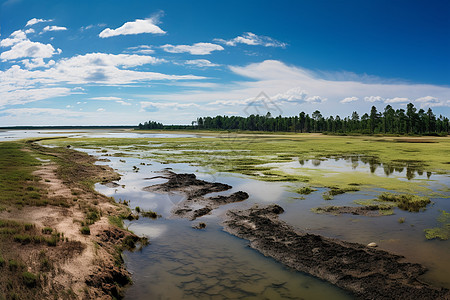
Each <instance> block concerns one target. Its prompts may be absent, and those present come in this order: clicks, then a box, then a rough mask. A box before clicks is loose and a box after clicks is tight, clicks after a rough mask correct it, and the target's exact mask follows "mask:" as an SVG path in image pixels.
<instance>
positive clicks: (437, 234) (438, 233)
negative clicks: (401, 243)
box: [424, 210, 450, 240]
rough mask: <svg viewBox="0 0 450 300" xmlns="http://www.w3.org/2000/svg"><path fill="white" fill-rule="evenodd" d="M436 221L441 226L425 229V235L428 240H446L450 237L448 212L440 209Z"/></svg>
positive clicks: (449, 216) (449, 215) (449, 214)
mask: <svg viewBox="0 0 450 300" xmlns="http://www.w3.org/2000/svg"><path fill="white" fill-rule="evenodd" d="M437 221H438V222H439V223H440V224H441V227H434V228H428V229H425V230H424V231H425V237H426V238H427V239H428V240H432V239H440V240H448V238H449V237H450V213H448V212H446V211H445V210H442V211H441V215H440V216H439V217H438V218H437Z"/></svg>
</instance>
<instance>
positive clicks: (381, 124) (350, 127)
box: [139, 103, 450, 135]
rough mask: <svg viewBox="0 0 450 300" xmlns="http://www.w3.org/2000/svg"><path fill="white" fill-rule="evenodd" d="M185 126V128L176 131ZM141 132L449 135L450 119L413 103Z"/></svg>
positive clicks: (150, 125) (209, 120)
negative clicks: (341, 113)
mask: <svg viewBox="0 0 450 300" xmlns="http://www.w3.org/2000/svg"><path fill="white" fill-rule="evenodd" d="M177 126H181V127H184V128H175V127H177ZM139 128H140V129H189V128H190V129H192V128H198V129H208V130H210V129H212V130H250V131H286V132H322V133H335V134H347V133H360V134H380V133H382V134H430V135H438V134H447V133H448V132H449V130H450V123H449V119H448V118H447V117H444V116H442V115H440V116H439V117H436V115H435V114H434V113H433V110H432V109H431V108H428V110H427V111H425V110H423V109H419V110H417V109H416V108H415V107H414V104H412V103H409V104H408V105H407V106H406V110H405V109H397V110H395V109H393V108H392V106H391V105H387V106H386V107H385V108H384V110H383V111H382V112H378V110H377V108H376V107H375V106H372V109H371V110H370V112H369V113H364V114H363V115H362V116H361V117H360V116H359V114H358V113H357V112H356V111H354V112H353V113H352V115H351V116H349V117H345V118H341V117H340V116H338V115H337V116H335V117H333V116H330V117H323V116H322V114H321V113H320V111H318V110H316V111H315V112H313V113H312V115H311V116H310V115H308V114H306V113H304V112H301V113H300V114H299V115H298V116H293V117H282V116H277V117H273V116H272V115H271V114H270V112H269V113H267V114H266V115H264V116H261V115H250V116H248V117H239V116H215V117H200V118H198V119H197V120H196V121H193V122H192V126H189V125H185V126H184V125H172V126H168V125H163V124H161V123H156V122H153V121H150V122H145V123H144V124H139Z"/></svg>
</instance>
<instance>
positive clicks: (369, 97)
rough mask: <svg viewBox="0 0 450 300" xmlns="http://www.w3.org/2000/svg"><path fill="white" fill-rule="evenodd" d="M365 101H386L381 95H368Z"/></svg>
mask: <svg viewBox="0 0 450 300" xmlns="http://www.w3.org/2000/svg"><path fill="white" fill-rule="evenodd" d="M364 101H366V102H371V103H374V102H384V98H383V97H380V96H368V97H364Z"/></svg>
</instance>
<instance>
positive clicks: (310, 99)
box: [305, 96, 327, 103]
mask: <svg viewBox="0 0 450 300" xmlns="http://www.w3.org/2000/svg"><path fill="white" fill-rule="evenodd" d="M325 101H327V98H323V97H320V96H311V97H308V98H306V99H305V102H308V103H323V102H325Z"/></svg>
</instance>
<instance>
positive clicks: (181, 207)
mask: <svg viewBox="0 0 450 300" xmlns="http://www.w3.org/2000/svg"><path fill="white" fill-rule="evenodd" d="M163 173H164V176H157V177H154V178H165V179H168V181H167V182H165V183H161V184H157V185H152V186H148V187H145V188H144V190H145V191H149V192H166V193H172V192H178V193H181V194H184V195H186V199H185V200H183V201H182V202H181V203H178V204H177V205H175V207H174V208H173V210H172V211H173V214H174V215H176V216H179V217H182V218H188V219H191V220H195V219H196V218H198V217H201V216H204V215H207V214H209V213H210V212H211V211H212V210H213V209H216V208H218V207H219V206H221V205H225V204H228V203H233V202H239V201H244V200H246V199H247V198H248V197H249V196H248V194H247V193H246V192H242V191H238V192H236V193H233V194H231V195H227V196H215V197H204V196H205V195H207V194H210V193H215V192H223V191H226V190H229V189H231V186H230V185H228V184H224V183H220V182H208V181H204V180H199V179H197V178H196V176H195V174H176V173H174V172H172V171H170V170H164V171H163Z"/></svg>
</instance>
